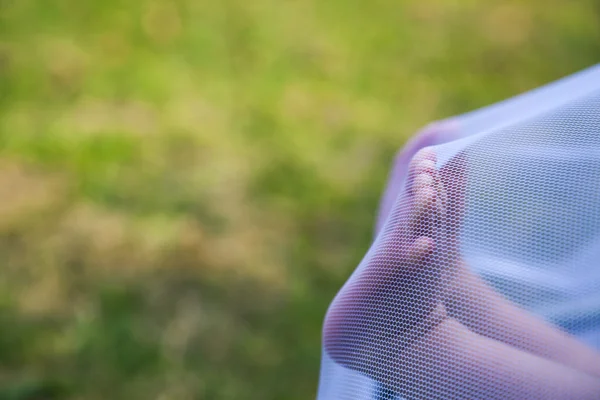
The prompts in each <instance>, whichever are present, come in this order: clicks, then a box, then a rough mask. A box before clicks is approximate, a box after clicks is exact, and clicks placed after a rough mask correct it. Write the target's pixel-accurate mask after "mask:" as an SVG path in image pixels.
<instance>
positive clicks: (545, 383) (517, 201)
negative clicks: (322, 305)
mask: <svg viewBox="0 0 600 400" xmlns="http://www.w3.org/2000/svg"><path fill="white" fill-rule="evenodd" d="M563 343H566V345H563ZM564 349H568V351H567V350H564ZM588 350H589V351H588ZM596 351H598V352H600V67H593V68H590V69H588V70H585V71H582V72H580V73H578V74H575V75H573V76H571V77H568V78H565V79H563V80H560V81H557V82H555V83H553V84H550V85H548V86H546V87H543V88H540V89H537V90H534V91H531V92H529V93H526V94H524V95H521V96H518V97H516V98H514V99H510V100H507V101H504V102H502V103H499V104H497V105H493V106H490V107H487V108H484V109H481V110H478V111H475V112H472V113H469V114H465V115H462V116H458V117H454V118H450V119H448V120H445V121H441V122H438V123H435V124H432V125H430V126H428V127H427V128H425V129H424V130H423V131H422V132H420V133H419V134H418V135H417V136H416V137H415V138H414V139H413V140H411V141H410V142H409V143H408V144H407V145H406V146H405V147H404V149H403V150H402V151H401V152H400V153H399V155H398V157H397V159H396V161H395V164H394V168H393V169H392V172H391V174H390V177H389V183H388V187H387V188H386V191H385V192H384V195H383V197H382V201H381V204H380V210H379V218H378V221H377V223H376V228H375V238H374V241H373V243H372V246H371V247H370V249H369V251H368V252H367V254H366V255H365V257H364V258H363V260H362V261H361V263H360V264H359V266H358V267H357V269H356V270H355V271H354V273H353V274H352V275H351V277H350V278H349V279H348V281H347V282H346V284H345V285H344V286H343V287H342V289H341V290H340V292H339V293H338V294H337V296H336V297H335V299H334V300H333V302H332V304H331V306H330V308H329V310H328V313H327V316H326V318H325V323H324V331H323V356H322V365H321V376H320V383H319V393H318V399H319V400H327V399H341V400H344V399H405V398H406V399H409V398H418V399H421V398H425V399H433V398H440V399H453V398H456V399H462V398H464V399H474V398H487V399H494V398H498V399H521V398H525V397H523V396H528V397H527V398H540V399H546V398H557V399H558V398H582V399H583V398H596V399H600V391H598V389H597V388H598V387H599V386H596V385H597V384H600V358H595V357H597V356H598V353H596ZM596 360H598V361H599V363H598V364H597V367H596V365H595V363H596ZM569 374H572V375H569ZM561 379H564V381H561Z"/></svg>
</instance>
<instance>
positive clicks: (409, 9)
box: [0, 0, 600, 400]
mask: <svg viewBox="0 0 600 400" xmlns="http://www.w3.org/2000/svg"><path fill="white" fill-rule="evenodd" d="M599 18H600V4H599V3H598V2H597V1H592V0H584V1H579V2H564V1H558V0H551V1H542V0H535V1H529V2H522V1H500V0H493V1H474V0H463V1H458V0H457V1H441V0H427V1H419V0H405V1H393V0H374V1H370V2H364V1H362V2H359V1H355V0H344V1H342V0H331V1H327V2H321V1H316V0H303V1H300V0H286V1H281V0H279V1H274V0H255V1H251V2H249V1H242V0H223V1H219V2H213V1H202V0H200V1H193V0H128V1H125V0H106V1H103V2H100V1H97V2H94V1H90V2H81V1H75V0H50V1H34V0H0V195H1V198H2V201H1V202H0V255H1V256H0V260H1V262H2V266H1V275H0V399H49V398H72V399H108V398H110V399H161V400H166V399H306V398H313V397H314V394H315V391H316V385H317V381H318V371H319V360H320V327H321V322H322V318H323V315H324V313H325V310H326V307H327V304H328V303H329V301H330V299H331V298H332V297H333V295H334V294H335V292H336V290H337V288H339V286H340V285H341V284H342V283H343V281H344V280H345V278H346V277H347V276H348V274H349V273H350V272H351V271H352V269H353V268H354V266H355V265H356V264H357V263H358V262H359V261H360V258H361V256H362V254H363V253H364V251H365V250H366V249H367V247H368V243H369V240H370V235H371V231H372V222H373V218H374V216H375V211H376V205H377V200H378V197H379V194H380V192H381V190H382V188H383V184H384V181H385V178H386V173H387V169H388V167H389V164H390V162H391V159H392V157H393V154H394V152H395V151H396V150H397V149H398V148H399V147H400V146H401V145H402V144H403V142H404V141H405V140H406V138H407V137H408V136H409V135H410V134H412V133H413V132H414V131H415V130H416V129H418V128H419V127H421V126H423V125H425V124H426V123H428V122H430V121H432V120H435V119H439V118H442V117H446V116H449V115H453V114H456V113H461V112H465V111H469V110H471V109H473V108H477V107H480V106H483V105H485V104H488V103H491V102H494V101H498V100H501V99H503V98H506V97H510V96H512V95H515V94H517V93H520V92H523V91H525V90H528V89H531V88H534V87H536V86H538V85H540V84H543V83H546V82H549V81H551V80H554V79H556V78H559V77H561V76H564V75H567V74H569V73H572V72H575V71H577V70H579V69H582V68H584V67H586V66H589V65H591V64H593V63H596V62H597V61H598V58H599V55H600V19H599Z"/></svg>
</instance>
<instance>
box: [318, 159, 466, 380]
mask: <svg viewBox="0 0 600 400" xmlns="http://www.w3.org/2000/svg"><path fill="white" fill-rule="evenodd" d="M448 204H449V203H448V196H447V193H446V191H445V189H444V185H443V180H442V178H441V177H440V175H439V173H438V171H437V170H436V155H435V153H434V152H433V151H431V150H429V149H424V150H422V151H420V152H419V153H418V154H417V155H416V156H415V157H414V158H413V160H412V162H411V164H410V172H409V178H408V181H407V190H406V194H405V195H404V196H401V197H400V198H399V199H398V201H397V202H396V204H395V206H394V209H393V210H392V212H391V215H390V217H389V218H388V222H387V223H386V225H385V226H384V227H383V229H382V231H381V232H380V234H379V236H378V238H377V240H376V241H375V243H374V244H373V246H372V248H371V250H370V251H369V252H368V253H367V255H366V257H365V259H364V260H363V261H362V263H361V265H360V266H359V268H358V269H357V272H356V273H355V275H354V276H353V277H351V278H350V280H349V281H348V282H347V284H346V285H345V287H344V288H343V289H342V290H341V291H340V293H339V294H338V296H337V297H336V299H335V300H334V302H333V303H332V305H331V307H330V309H329V312H328V314H327V317H326V319H325V327H324V345H325V348H326V349H327V352H328V354H329V355H330V356H331V357H332V358H333V359H334V360H336V361H337V362H338V363H341V364H343V365H345V366H347V367H349V368H352V369H356V370H359V371H362V372H364V373H366V374H369V375H372V376H373V377H374V378H375V379H378V380H380V381H385V380H389V379H392V376H393V375H394V374H393V373H391V371H400V370H402V365H401V362H402V357H400V355H401V354H402V352H403V351H405V350H406V349H407V348H409V347H410V346H411V345H413V344H414V343H416V342H418V341H419V339H420V338H421V337H423V336H424V335H425V334H426V333H427V332H429V331H431V330H432V329H433V328H434V327H435V326H437V325H438V324H439V323H441V322H442V321H443V320H444V319H445V318H446V314H445V310H444V306H443V303H442V300H443V295H444V293H445V289H444V285H445V281H446V279H445V276H446V275H447V272H448V269H452V268H453V266H450V268H448V262H449V261H452V262H453V260H454V256H451V257H449V256H448V254H447V253H448V251H449V245H448V244H449V243H450V244H452V243H454V241H452V240H448V235H449V234H451V233H452V231H453V229H454V227H452V228H449V227H447V226H446V225H447V223H446V217H447V210H448ZM451 253H454V251H451Z"/></svg>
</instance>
